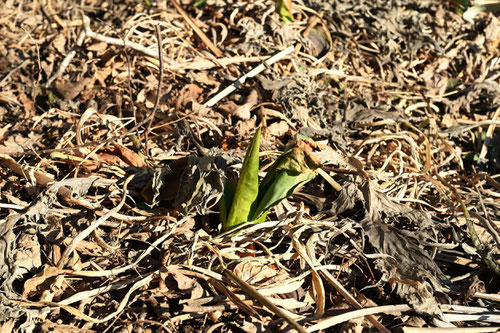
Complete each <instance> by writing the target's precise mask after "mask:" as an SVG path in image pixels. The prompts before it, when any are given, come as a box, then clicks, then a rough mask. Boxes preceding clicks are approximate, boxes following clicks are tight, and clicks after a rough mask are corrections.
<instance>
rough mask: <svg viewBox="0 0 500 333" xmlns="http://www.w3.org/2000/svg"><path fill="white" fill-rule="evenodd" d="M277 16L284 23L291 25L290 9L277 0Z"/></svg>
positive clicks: (283, 0) (283, 2)
mask: <svg viewBox="0 0 500 333" xmlns="http://www.w3.org/2000/svg"><path fill="white" fill-rule="evenodd" d="M277 5H278V6H277V10H278V14H279V16H280V17H281V20H282V21H283V22H285V23H292V22H293V21H295V20H294V18H293V16H292V13H290V8H288V6H287V5H286V3H285V0H278V3H277Z"/></svg>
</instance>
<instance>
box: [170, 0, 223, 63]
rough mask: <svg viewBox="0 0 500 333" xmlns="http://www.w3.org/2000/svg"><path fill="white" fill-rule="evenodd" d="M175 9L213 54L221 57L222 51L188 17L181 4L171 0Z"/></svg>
mask: <svg viewBox="0 0 500 333" xmlns="http://www.w3.org/2000/svg"><path fill="white" fill-rule="evenodd" d="M171 2H172V4H173V5H174V7H175V9H177V11H178V12H179V14H181V15H182V18H183V19H184V20H186V22H187V24H189V26H190V27H191V28H192V29H193V30H194V32H195V33H196V34H197V35H198V36H199V37H200V38H201V40H202V41H203V42H204V43H205V44H207V46H208V48H209V49H210V50H211V51H212V52H213V53H214V54H215V56H217V57H222V54H223V53H222V51H221V50H219V48H218V47H217V46H215V44H214V43H212V41H211V40H210V38H208V37H207V35H205V33H204V32H203V31H202V30H201V29H200V28H199V27H198V26H197V25H196V23H195V22H194V21H193V19H192V18H191V17H189V15H188V13H186V11H185V10H184V8H182V7H181V5H180V4H179V3H178V2H177V0H171Z"/></svg>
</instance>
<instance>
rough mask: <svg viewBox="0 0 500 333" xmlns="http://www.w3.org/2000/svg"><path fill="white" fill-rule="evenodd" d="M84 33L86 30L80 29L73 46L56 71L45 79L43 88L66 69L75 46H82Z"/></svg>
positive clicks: (74, 53)
mask: <svg viewBox="0 0 500 333" xmlns="http://www.w3.org/2000/svg"><path fill="white" fill-rule="evenodd" d="M85 34H86V32H85V31H84V30H82V31H80V34H79V35H78V38H77V40H76V43H75V46H73V49H72V50H71V51H70V52H69V53H68V54H67V55H66V57H65V58H64V60H63V61H62V62H61V65H60V66H59V69H58V70H57V72H56V73H55V74H54V75H52V76H51V78H50V79H49V80H48V81H47V83H46V84H45V88H48V87H50V85H51V84H52V82H54V81H55V80H57V79H58V78H59V77H61V75H63V73H64V71H65V70H66V68H67V67H68V65H69V63H70V62H71V60H73V58H74V57H75V55H76V50H77V48H79V47H80V46H82V44H83V41H84V39H85Z"/></svg>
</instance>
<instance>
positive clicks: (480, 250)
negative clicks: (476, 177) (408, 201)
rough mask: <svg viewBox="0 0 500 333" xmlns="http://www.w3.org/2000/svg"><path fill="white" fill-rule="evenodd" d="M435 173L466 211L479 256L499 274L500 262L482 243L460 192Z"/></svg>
mask: <svg viewBox="0 0 500 333" xmlns="http://www.w3.org/2000/svg"><path fill="white" fill-rule="evenodd" d="M435 175H436V177H437V179H438V180H439V181H440V182H441V183H442V184H443V185H445V186H446V187H447V188H449V189H450V191H451V193H452V194H453V196H454V197H455V200H457V201H458V203H459V204H460V207H461V208H462V211H463V212H464V216H465V224H466V225H467V229H468V230H469V234H470V238H471V240H472V244H473V245H474V247H475V248H476V250H477V252H478V253H479V256H480V257H481V259H482V260H483V262H484V263H485V264H486V265H487V266H488V267H489V268H490V269H491V270H492V271H493V272H495V273H496V274H497V275H500V267H499V266H498V264H497V263H496V262H495V261H494V260H493V259H492V258H491V253H489V252H488V249H487V248H485V247H484V246H483V244H481V240H480V239H479V236H478V235H477V232H476V229H475V228H474V222H472V219H471V217H470V214H469V210H468V209H467V206H466V205H465V203H464V201H463V200H462V198H461V196H460V194H458V191H457V190H456V189H455V188H454V187H453V186H452V185H451V184H449V183H448V182H447V181H446V180H444V179H443V178H442V177H441V176H440V175H439V174H438V173H437V172H435Z"/></svg>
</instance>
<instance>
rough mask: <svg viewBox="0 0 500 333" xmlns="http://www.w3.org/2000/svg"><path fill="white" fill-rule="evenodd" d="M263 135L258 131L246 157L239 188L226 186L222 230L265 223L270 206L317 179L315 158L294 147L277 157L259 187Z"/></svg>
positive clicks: (222, 205) (319, 164)
mask: <svg viewBox="0 0 500 333" xmlns="http://www.w3.org/2000/svg"><path fill="white" fill-rule="evenodd" d="M260 135H261V129H260V128H259V129H258V130H257V132H256V133H255V136H254V138H253V139H252V142H251V143H250V146H249V147H248V150H247V152H246V154H245V160H244V161H243V166H242V169H241V174H240V179H239V180H238V184H237V185H236V189H235V187H234V183H233V182H232V181H231V180H228V182H227V183H226V188H225V190H224V196H223V198H222V200H221V203H220V220H221V223H222V230H223V231H228V230H230V229H232V228H234V227H236V226H238V225H240V224H242V223H245V222H257V223H258V222H263V221H264V220H265V219H266V216H267V212H268V210H269V209H270V208H271V207H273V206H275V205H277V204H278V203H279V202H280V201H281V200H283V199H285V198H288V197H290V196H291V195H292V194H293V192H294V191H295V189H296V188H297V187H299V186H301V185H304V184H305V183H307V182H309V181H310V180H312V179H313V178H314V177H316V170H317V169H318V168H320V167H321V166H322V165H321V163H320V162H319V160H318V159H317V158H316V157H315V156H314V155H312V154H311V153H309V152H307V151H306V150H304V149H302V148H300V147H294V148H292V149H290V150H288V151H286V152H285V153H283V154H282V155H281V156H280V157H278V159H277V160H276V161H275V162H274V163H273V165H272V166H271V168H270V169H269V171H268V172H267V174H266V176H265V177H264V179H263V180H262V183H261V184H260V187H259V183H258V174H259V147H260Z"/></svg>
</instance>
